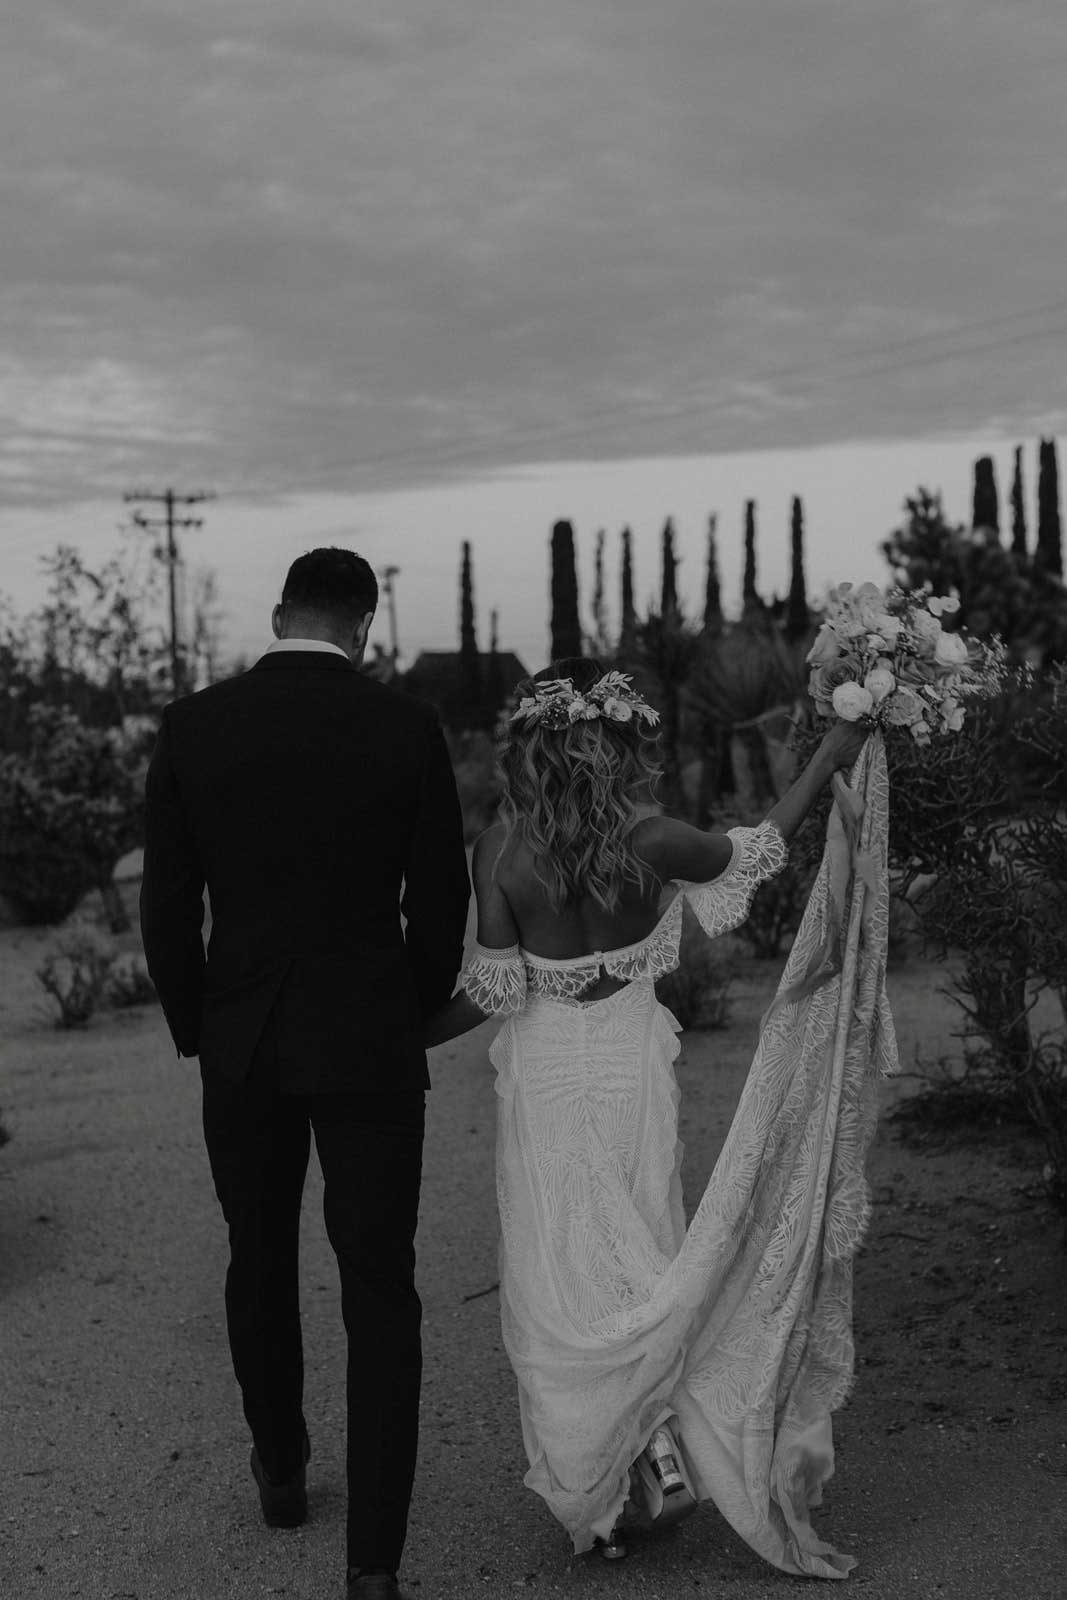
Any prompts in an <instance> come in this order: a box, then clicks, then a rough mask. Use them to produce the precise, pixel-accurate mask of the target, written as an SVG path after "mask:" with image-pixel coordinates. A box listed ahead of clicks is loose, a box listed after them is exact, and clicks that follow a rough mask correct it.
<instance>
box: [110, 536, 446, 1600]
mask: <svg viewBox="0 0 1067 1600" xmlns="http://www.w3.org/2000/svg"><path fill="white" fill-rule="evenodd" d="M377 601H378V585H377V583H376V581H375V577H374V573H373V572H372V570H371V568H370V567H369V566H368V564H367V562H366V561H364V560H363V559H362V558H361V557H360V556H357V555H355V554H354V553H352V552H351V551H348V550H312V551H310V552H309V553H308V554H307V555H304V556H301V557H300V559H299V560H298V561H295V562H294V563H293V565H292V567H291V568H290V569H289V574H288V576H287V578H286V580H285V586H284V588H283V590H282V598H281V604H280V605H278V606H276V607H275V610H274V615H273V627H274V633H275V635H276V642H275V643H274V644H272V645H271V646H270V648H269V650H268V651H267V653H266V654H265V655H264V656H263V657H262V658H261V659H260V660H259V661H257V662H256V663H255V665H254V666H253V667H252V669H251V670H250V671H248V672H245V673H243V674H241V675H240V676H239V677H236V678H232V679H230V680H229V681H227V682H224V683H219V684H216V685H214V686H212V687H211V688H209V689H205V690H204V691H203V692H201V693H199V694H195V695H191V696H189V697H187V698H185V699H182V700H178V701H175V702H174V703H173V704H171V705H169V706H168V707H167V708H166V710H165V712H164V714H163V723H162V727H161V729H160V734H159V740H158V743H157V745H156V749H155V753H154V755H153V757H152V762H151V766H150V768H149V772H148V780H147V787H146V799H147V816H146V845H145V864H144V880H143V887H142V891H141V927H142V932H143V936H144V947H145V953H146V956H147V960H148V967H149V971H150V972H151V974H152V977H153V979H154V980H155V983H156V986H157V988H158V990H159V994H160V999H161V1001H162V1004H163V1010H164V1012H165V1014H166V1018H167V1022H168V1024H169V1026H170V1030H171V1033H172V1035H173V1037H174V1042H175V1045H176V1046H177V1050H178V1054H179V1055H180V1056H196V1055H199V1057H200V1073H201V1078H202V1082H203V1110H204V1134H205V1137H206V1141H207V1150H208V1157H209V1160H210V1163H211V1172H212V1176H213V1179H214V1183H215V1189H216V1192H217V1194H218V1197H219V1201H220V1203H221V1205H222V1210H223V1214H224V1216H225V1219H226V1222H227V1224H228V1228H229V1241H230V1265H229V1270H228V1272H227V1276H226V1320H227V1327H228V1331H229V1339H230V1350H231V1353H232V1356H233V1365H234V1371H235V1373H236V1376H237V1381H238V1383H239V1384H240V1388H241V1394H242V1399H243V1402H244V1412H245V1417H246V1418H247V1420H248V1425H249V1428H250V1430H251V1434H252V1457H251V1464H252V1473H253V1476H254V1477H255V1480H256V1483H257V1485H258V1487H259V1493H260V1500H261V1504H262V1509H263V1515H264V1517H265V1519H266V1521H267V1522H268V1523H270V1524H271V1525H274V1526H287V1527H289V1526H294V1525H296V1524H297V1523H300V1522H302V1521H303V1520H304V1517H305V1515H306V1513H307V1496H306V1491H305V1486H304V1484H305V1463H306V1462H307V1460H308V1459H309V1457H310V1454H311V1446H310V1443H309V1440H308V1435H307V1429H306V1426H305V1422H304V1413H303V1359H302V1350H301V1337H300V1306H299V1298H298V1271H297V1247H298V1238H299V1228H300V1204H301V1194H302V1190H303V1185H304V1176H305V1172H306V1170H307V1163H308V1154H309V1146H310V1136H311V1134H312V1132H313V1133H314V1136H315V1145H316V1148H317V1150H318V1154H319V1161H320V1164H321V1166H322V1171H323V1177H324V1180H325V1197H324V1211H325V1220H326V1231H327V1234H328V1236H329V1240H330V1243H331V1245H332V1246H333V1249H334V1251H335V1253H336V1255H337V1262H338V1266H339V1269H340V1279H341V1306H342V1314H343V1317H344V1323H345V1328H346V1330H347V1333H348V1595H349V1600H399V1597H400V1590H399V1588H398V1587H397V1580H396V1572H397V1568H398V1566H399V1563H400V1554H401V1550H402V1547H403V1543H404V1536H405V1531H406V1526H407V1514H408V1504H409V1501H410V1498H411V1488H412V1480H413V1477H414V1470H415V1454H416V1445H417V1437H418V1411H419V1383H420V1377H421V1362H422V1352H421V1343H420V1320H421V1306H420V1303H419V1298H418V1295H417V1293H416V1290H415V1282H414V1266H415V1256H414V1236H415V1226H416V1220H417V1212H418V1200H419V1182H420V1176H421V1162H422V1139H423V1112H424V1098H425V1090H426V1089H427V1087H428V1086H429V1079H428V1077H427V1072H426V1057H425V1053H424V1050H423V1046H422V1042H421V1020H422V1018H423V1017H425V1016H428V1015H429V1014H430V1013H431V1012H433V1011H434V1010H436V1009H437V1008H438V1007H440V1006H441V1005H443V1004H444V1002H445V1001H446V1000H447V999H448V998H449V996H450V994H451V992H452V988H453V984H454V980H455V977H456V974H457V972H458V970H459V966H460V959H461V950H462V944H463V933H464V925H465V921H466V912H467V901H468V895H469V881H468V876H467V864H466V856H465V853H464V848H463V832H462V825H461V821H460V810H459V802H458V799H457V795H456V786H455V781H454V779H453V776H452V769H451V766H450V764H449V759H448V752H447V750H446V748H445V742H444V738H443V736H442V733H441V729H440V726H439V723H438V721H437V717H436V715H435V714H434V712H433V711H432V710H431V709H430V708H429V707H428V706H426V705H424V704H422V703H420V702H419V701H417V700H415V699H412V698H410V697H409V696H407V695H405V694H403V693H402V692H400V691H399V690H396V689H392V688H389V687H387V686H385V685H383V684H380V683H377V682H375V681H374V680H373V679H371V678H369V677H368V676H366V675H365V674H363V673H361V672H360V671H359V670H358V668H359V666H360V663H361V661H362V659H363V652H364V650H365V648H366V643H367V634H368V632H369V630H370V625H371V621H372V619H373V616H374V611H375V607H376V605H377ZM205 884H206V886H207V890H208V895H209V898H210V906H211V936H210V942H209V945H208V951H207V956H206V959H205V953H204V943H203V938H202V936H201V928H202V925H203V921H204V901H203V893H204V887H205ZM401 914H403V917H404V919H405V922H406V926H404V925H402V923H401Z"/></svg>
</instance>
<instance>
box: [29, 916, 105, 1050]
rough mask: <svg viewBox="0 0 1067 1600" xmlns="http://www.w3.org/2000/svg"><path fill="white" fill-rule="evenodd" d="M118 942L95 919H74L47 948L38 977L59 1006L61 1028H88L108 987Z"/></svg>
mask: <svg viewBox="0 0 1067 1600" xmlns="http://www.w3.org/2000/svg"><path fill="white" fill-rule="evenodd" d="M115 955H116V951H115V946H114V944H113V943H112V941H111V940H110V939H109V938H108V937H107V935H106V934H104V933H102V932H101V930H100V929H99V928H97V927H96V926H95V925H94V924H93V923H91V922H84V921H75V922H72V923H71V924H70V925H69V926H68V927H67V928H65V929H64V930H63V932H62V933H61V934H60V935H59V936H58V938H56V939H55V941H54V942H53V943H52V945H51V946H50V947H49V949H48V950H47V951H46V952H45V956H44V960H43V961H42V962H41V965H40V966H39V967H38V968H37V971H36V977H37V981H38V982H39V983H40V985H41V987H42V988H43V989H44V990H45V992H46V993H47V994H49V995H51V997H52V999H53V1000H54V1001H55V1003H56V1005H57V1006H58V1007H59V1017H58V1019H57V1021H56V1026H57V1027H58V1028H84V1027H85V1026H86V1025H87V1023H88V1022H89V1020H90V1018H91V1017H92V1015H93V1013H94V1012H95V1011H96V1008H97V1006H98V1005H99V1004H100V1003H101V1001H102V1000H103V998H104V995H105V994H106V991H107V986H108V979H109V976H110V973H111V968H112V964H113V962H114V960H115Z"/></svg>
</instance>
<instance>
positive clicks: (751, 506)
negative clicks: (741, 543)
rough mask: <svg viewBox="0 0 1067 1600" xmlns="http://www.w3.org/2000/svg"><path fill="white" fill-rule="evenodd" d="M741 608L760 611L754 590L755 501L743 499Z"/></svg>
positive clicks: (760, 607)
mask: <svg viewBox="0 0 1067 1600" xmlns="http://www.w3.org/2000/svg"><path fill="white" fill-rule="evenodd" d="M741 608H742V611H743V612H744V613H745V614H750V613H751V612H753V611H762V609H763V602H762V601H761V600H760V597H759V594H758V593H757V591H756V502H755V500H746V501H745V575H744V579H743V581H742V585H741Z"/></svg>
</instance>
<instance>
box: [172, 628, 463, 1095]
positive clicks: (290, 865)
mask: <svg viewBox="0 0 1067 1600" xmlns="http://www.w3.org/2000/svg"><path fill="white" fill-rule="evenodd" d="M146 800H147V819H146V844H145V865H144V879H143V883H142V890H141V928H142V934H143V937H144V947H145V955H146V957H147V961H148V969H149V971H150V973H151V975H152V978H153V980H154V981H155V984H156V987H157V989H158V990H159V995H160V999H161V1000H162V1003H163V1010H164V1013H165V1015H166V1018H167V1022H168V1024H169V1026H170V1030H171V1033H172V1034H173V1036H174V1042H175V1044H176V1045H177V1048H178V1053H179V1055H187V1056H193V1055H199V1056H200V1064H201V1069H202V1071H203V1072H204V1074H205V1075H214V1074H219V1075H221V1076H222V1077H224V1078H227V1079H229V1080H231V1081H234V1082H237V1081H240V1080H241V1079H242V1078H243V1077H244V1075H245V1074H246V1073H247V1070H248V1067H249V1063H250V1061H251V1059H252V1053H253V1050H254V1049H255V1046H256V1043H257V1040H258V1039H259V1037H260V1035H261V1033H262V1030H263V1026H264V1023H265V1021H266V1019H267V1016H268V1014H270V1012H271V1011H272V1009H273V1010H274V1018H273V1023H272V1026H273V1027H274V1028H275V1030H276V1034H277V1038H278V1041H279V1048H278V1064H279V1068H278V1070H279V1081H280V1085H281V1087H283V1088H284V1089H286V1090H289V1091H292V1092H299V1093H316V1092H320V1091H330V1090H340V1089H346V1090H366V1091H376V1090H398V1089H400V1090H403V1089H419V1088H424V1087H427V1086H428V1083H429V1079H428V1077H427V1072H426V1056H425V1052H424V1050H423V1048H422V1043H421V1038H420V1022H421V1018H422V1017H423V1016H425V1015H427V1014H429V1013H430V1012H432V1011H433V1010H435V1009H436V1008H437V1007H439V1006H441V1005H443V1004H444V1002H445V1001H446V1000H447V999H448V998H449V996H450V994H451V992H452V988H453V984H454V981H455V977H456V974H457V972H458V970H459V966H460V961H461V954H462V946H463V934H464V926H465V922H466V913H467V902H468V898H469V894H470V883H469V879H468V875H467V862H466V855H465V852H464V848H463V833H462V825H461V821H460V810H459V802H458V799H457V795H456V785H455V781H454V779H453V776H452V768H451V765H450V763H449V759H448V752H447V750H446V747H445V742H444V737H443V735H442V733H441V728H440V724H439V723H438V720H437V716H436V714H435V713H434V712H433V710H432V709H431V708H430V707H429V706H427V705H425V704H423V703H422V702H420V701H418V700H415V699H413V698H412V697H410V696H408V695H405V694H403V693H401V692H400V691H399V690H396V689H392V688H388V687H386V686H385V685H382V684H380V683H377V682H375V681H374V680H373V679H370V678H368V677H365V676H364V675H363V674H362V673H360V672H358V671H357V670H356V669H355V668H354V667H353V666H352V665H351V664H350V662H349V661H347V660H346V659H345V658H343V657H342V656H340V655H338V654H334V653H326V652H318V651H297V650H293V651H288V652H278V653H276V654H270V655H266V656H264V657H263V658H262V660H260V661H258V662H257V663H256V664H255V666H254V667H253V668H252V669H251V670H250V671H249V672H246V673H243V674H241V675H240V676H239V677H236V678H232V679H230V680H229V681H227V682H225V683H220V684H216V685H213V686H212V687H211V688H209V689H204V690H202V691H201V692H200V693H198V694H194V695H190V696H189V697H187V698H185V699H181V700H176V701H174V702H173V703H172V704H171V705H169V706H168V707H167V708H166V711H165V712H164V714H163V724H162V728H161V730H160V734H159V739H158V742H157V745H156V749H155V752H154V754H153V757H152V761H151V765H150V767H149V771H148V780H147V785H146ZM205 883H206V885H207V890H208V896H209V899H210V907H211V935H210V942H209V945H208V950H207V955H206V958H205V952H204V943H203V938H202V932H201V930H202V926H203V918H204V902H203V891H204V885H205ZM401 912H403V915H404V918H405V919H406V930H405V929H404V927H403V925H402V923H401Z"/></svg>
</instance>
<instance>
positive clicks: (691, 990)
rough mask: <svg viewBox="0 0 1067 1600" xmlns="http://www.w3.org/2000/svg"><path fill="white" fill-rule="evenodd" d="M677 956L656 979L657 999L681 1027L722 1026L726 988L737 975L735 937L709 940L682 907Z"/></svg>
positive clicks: (725, 1019) (726, 1005) (725, 1017)
mask: <svg viewBox="0 0 1067 1600" xmlns="http://www.w3.org/2000/svg"><path fill="white" fill-rule="evenodd" d="M678 957H679V962H678V966H677V967H676V969H675V970H674V971H673V972H668V973H667V975H666V977H664V978H659V979H657V981H656V994H657V997H658V998H659V1000H660V1003H661V1004H662V1005H665V1006H666V1007H667V1009H668V1010H669V1011H673V1012H674V1015H675V1016H676V1017H677V1018H678V1021H679V1022H680V1023H681V1025H682V1027H683V1028H701V1029H709V1030H710V1029H713V1028H725V1027H726V1024H727V1022H728V1021H729V1017H730V989H731V988H732V986H733V983H734V980H735V978H736V977H737V968H738V958H739V949H738V945H737V943H736V941H735V940H733V939H731V938H721V939H713V940H709V939H708V938H707V936H706V935H705V934H704V932H703V931H702V930H701V928H700V927H699V926H698V924H697V923H696V921H695V919H694V918H693V917H692V916H691V913H690V911H689V908H688V907H686V909H685V920H684V922H683V924H682V938H681V943H680V945H679V950H678Z"/></svg>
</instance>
